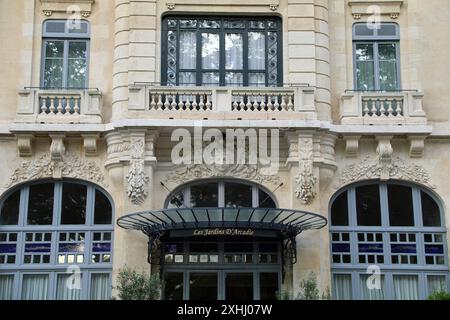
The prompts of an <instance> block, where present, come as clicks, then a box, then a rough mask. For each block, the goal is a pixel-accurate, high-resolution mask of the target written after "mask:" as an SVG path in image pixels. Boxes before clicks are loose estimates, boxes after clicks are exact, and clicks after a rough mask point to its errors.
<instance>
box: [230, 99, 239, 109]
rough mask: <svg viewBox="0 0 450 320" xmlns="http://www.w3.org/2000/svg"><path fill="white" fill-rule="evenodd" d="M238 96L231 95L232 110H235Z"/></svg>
mask: <svg viewBox="0 0 450 320" xmlns="http://www.w3.org/2000/svg"><path fill="white" fill-rule="evenodd" d="M237 100H238V97H237V96H233V104H232V108H231V110H232V111H237V108H238V107H239V104H238V102H237Z"/></svg>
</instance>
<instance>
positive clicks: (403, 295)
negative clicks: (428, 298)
mask: <svg viewBox="0 0 450 320" xmlns="http://www.w3.org/2000/svg"><path fill="white" fill-rule="evenodd" d="M394 297H395V299H396V300H418V299H419V280H418V278H417V276H409V275H401V276H396V275H394Z"/></svg>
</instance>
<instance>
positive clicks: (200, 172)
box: [166, 164, 280, 185]
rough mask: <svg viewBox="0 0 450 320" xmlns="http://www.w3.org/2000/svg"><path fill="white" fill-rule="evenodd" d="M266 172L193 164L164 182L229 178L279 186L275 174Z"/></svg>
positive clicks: (255, 168) (255, 167)
mask: <svg viewBox="0 0 450 320" xmlns="http://www.w3.org/2000/svg"><path fill="white" fill-rule="evenodd" d="M266 170H267V171H266ZM268 171H269V168H263V167H260V166H258V165H248V164H233V165H228V164H223V165H220V164H214V165H206V164H193V165H187V166H182V167H180V168H178V169H175V170H173V171H172V173H170V174H169V175H168V176H167V177H166V181H167V182H173V183H177V184H183V183H186V182H189V181H193V180H198V179H207V178H216V177H221V178H227V177H229V178H239V179H243V180H249V181H253V182H256V183H259V184H273V185H277V184H279V183H280V177H279V176H278V175H277V174H270V172H268Z"/></svg>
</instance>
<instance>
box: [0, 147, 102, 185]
mask: <svg viewBox="0 0 450 320" xmlns="http://www.w3.org/2000/svg"><path fill="white" fill-rule="evenodd" d="M44 178H73V179H81V180H86V181H90V182H93V183H96V184H99V185H102V186H104V187H107V186H108V185H107V184H106V183H105V177H104V175H103V174H102V170H101V168H100V167H99V166H98V165H97V164H96V163H95V162H94V161H86V160H84V159H80V158H79V157H78V156H76V155H75V154H71V153H69V154H66V155H64V156H63V158H62V160H61V161H54V160H52V158H51V156H50V155H49V154H44V155H41V156H40V157H38V158H36V159H33V160H23V161H22V162H21V163H20V165H19V166H18V167H17V169H16V170H14V173H13V174H12V176H11V178H10V179H9V182H8V184H7V185H6V188H10V187H12V186H14V185H16V184H19V183H22V182H27V181H33V180H38V179H44Z"/></svg>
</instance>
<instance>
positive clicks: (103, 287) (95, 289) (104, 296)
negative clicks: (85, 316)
mask: <svg viewBox="0 0 450 320" xmlns="http://www.w3.org/2000/svg"><path fill="white" fill-rule="evenodd" d="M110 298H111V285H110V283H109V273H97V274H92V275H91V300H108V299H110Z"/></svg>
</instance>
